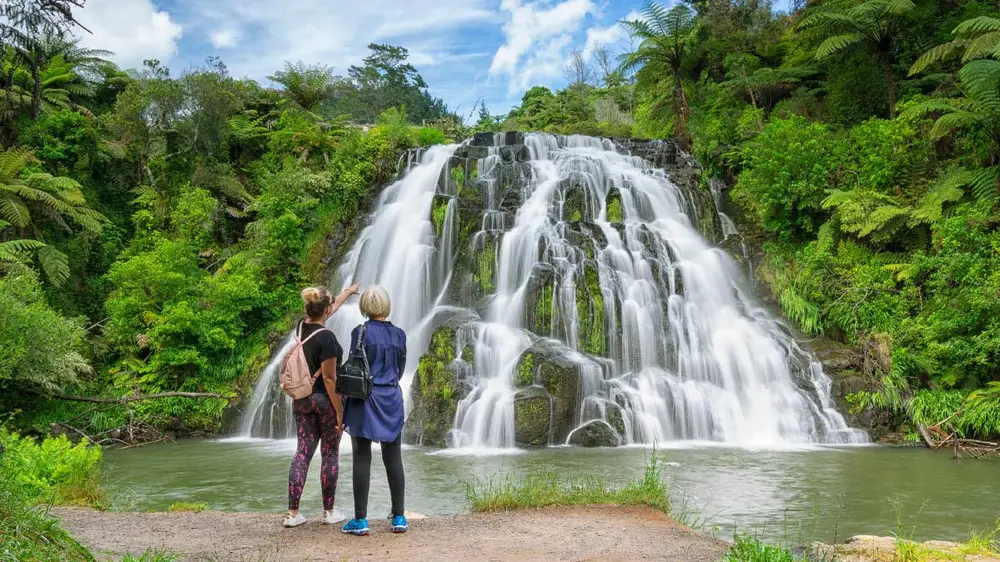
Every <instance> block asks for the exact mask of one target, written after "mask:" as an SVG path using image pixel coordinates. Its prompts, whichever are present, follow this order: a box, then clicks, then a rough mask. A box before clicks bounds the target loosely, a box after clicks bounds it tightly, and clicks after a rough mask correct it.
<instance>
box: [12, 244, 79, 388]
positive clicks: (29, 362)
mask: <svg viewBox="0 0 1000 562" xmlns="http://www.w3.org/2000/svg"><path fill="white" fill-rule="evenodd" d="M0 248H2V246H0ZM0 252H2V250H0ZM0 259H2V257H0ZM0 310H3V314H0V395H2V394H6V393H8V392H11V391H13V392H15V393H18V394H21V395H22V402H23V401H24V398H23V393H24V392H25V391H35V392H53V391H59V390H62V389H64V388H65V387H66V386H67V385H71V384H75V383H77V382H78V381H79V377H80V376H82V375H85V374H88V373H90V372H91V369H90V366H89V365H88V364H87V361H86V360H85V359H84V357H83V355H82V353H81V352H82V351H83V342H84V336H85V331H84V329H83V326H82V325H81V324H80V322H79V321H76V320H70V319H67V318H64V317H63V316H62V315H61V314H59V312H57V311H56V310H53V309H52V308H51V307H49V305H48V304H47V303H46V302H45V297H44V295H43V293H42V288H41V285H40V284H39V283H38V279H37V277H36V276H35V275H34V274H33V273H32V272H30V271H19V272H15V273H13V274H8V275H3V276H0Z"/></svg>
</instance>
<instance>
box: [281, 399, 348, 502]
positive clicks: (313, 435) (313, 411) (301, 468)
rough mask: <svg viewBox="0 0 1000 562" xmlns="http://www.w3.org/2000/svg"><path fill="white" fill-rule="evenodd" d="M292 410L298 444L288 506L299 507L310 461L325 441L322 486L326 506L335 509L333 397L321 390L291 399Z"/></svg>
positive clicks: (336, 451)
mask: <svg viewBox="0 0 1000 562" xmlns="http://www.w3.org/2000/svg"><path fill="white" fill-rule="evenodd" d="M292 413H293V414H294V416H295V426H296V434H297V436H298V447H297V448H296V449H295V456H294V457H292V465H291V466H290V467H289V468H288V509H298V508H299V499H300V498H301V497H302V488H303V486H305V484H306V475H307V474H308V473H309V461H311V460H312V458H313V454H315V453H316V446H317V445H319V442H320V441H322V442H323V447H322V449H321V450H320V454H321V455H322V458H323V465H322V468H321V471H320V483H321V485H322V487H323V509H325V510H327V511H329V510H331V509H333V499H334V496H335V495H336V493H337V473H338V472H339V465H340V458H339V449H340V434H338V432H337V413H336V412H335V411H334V409H333V404H332V403H330V398H329V397H328V396H327V395H326V394H323V393H321V392H316V393H313V395H312V396H310V397H308V398H302V399H300V400H295V401H294V402H292Z"/></svg>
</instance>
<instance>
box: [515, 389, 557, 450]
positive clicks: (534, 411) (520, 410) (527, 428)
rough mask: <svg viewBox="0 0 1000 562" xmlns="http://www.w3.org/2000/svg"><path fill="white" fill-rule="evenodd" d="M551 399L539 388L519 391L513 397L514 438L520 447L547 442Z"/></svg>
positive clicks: (537, 445) (536, 445)
mask: <svg viewBox="0 0 1000 562" xmlns="http://www.w3.org/2000/svg"><path fill="white" fill-rule="evenodd" d="M551 409H552V400H551V398H549V396H548V395H547V394H546V393H545V391H543V390H541V389H537V391H532V390H529V391H528V392H523V393H519V394H518V396H517V397H516V398H515V399H514V428H515V429H514V439H515V441H517V444H518V445H520V446H522V447H541V446H545V445H548V443H549V423H550V420H551Z"/></svg>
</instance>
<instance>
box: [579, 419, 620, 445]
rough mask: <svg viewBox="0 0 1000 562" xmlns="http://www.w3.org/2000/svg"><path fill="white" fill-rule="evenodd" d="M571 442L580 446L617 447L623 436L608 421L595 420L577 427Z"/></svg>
mask: <svg viewBox="0 0 1000 562" xmlns="http://www.w3.org/2000/svg"><path fill="white" fill-rule="evenodd" d="M569 444H570V445H577V446H579V447H617V446H618V445H621V438H620V437H619V436H618V432H616V431H615V430H614V428H612V427H611V426H610V425H609V424H608V423H607V422H605V421H602V420H594V421H591V422H587V423H585V424H584V425H583V426H581V427H579V428H577V429H575V430H574V431H573V433H572V434H570V436H569Z"/></svg>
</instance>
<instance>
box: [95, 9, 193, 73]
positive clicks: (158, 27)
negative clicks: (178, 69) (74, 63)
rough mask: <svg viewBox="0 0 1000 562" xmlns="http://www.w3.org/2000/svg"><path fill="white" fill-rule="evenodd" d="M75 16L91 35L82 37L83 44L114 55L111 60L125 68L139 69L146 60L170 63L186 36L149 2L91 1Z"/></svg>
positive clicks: (163, 12) (165, 13) (178, 26)
mask: <svg viewBox="0 0 1000 562" xmlns="http://www.w3.org/2000/svg"><path fill="white" fill-rule="evenodd" d="M76 16H77V19H78V20H79V21H80V23H81V24H82V25H83V26H84V27H86V28H87V29H89V30H90V31H91V33H87V32H84V31H81V32H80V33H79V35H80V40H81V43H82V44H83V45H84V46H86V47H90V48H93V49H106V50H108V51H112V52H114V53H115V55H114V56H113V57H111V58H112V59H113V60H114V61H115V62H117V63H118V64H119V65H121V66H122V67H125V68H132V67H136V66H139V65H140V64H142V61H143V60H144V59H150V58H156V59H160V60H164V61H166V60H169V59H170V58H171V57H172V56H173V55H174V54H175V53H176V52H177V41H178V40H179V39H180V37H181V34H182V33H183V28H182V27H181V26H180V25H178V24H177V23H175V22H174V21H173V19H172V18H171V16H170V14H169V13H168V12H166V11H164V10H160V9H157V8H156V7H155V6H154V5H153V4H152V3H151V2H150V0H89V1H88V2H87V4H86V7H85V8H84V9H82V10H78V11H77V12H76Z"/></svg>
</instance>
